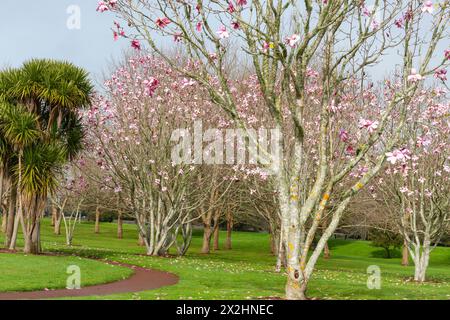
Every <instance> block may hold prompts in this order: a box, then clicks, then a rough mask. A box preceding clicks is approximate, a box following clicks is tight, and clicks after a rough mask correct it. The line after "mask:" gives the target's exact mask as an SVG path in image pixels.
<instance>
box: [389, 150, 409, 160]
mask: <svg viewBox="0 0 450 320" xmlns="http://www.w3.org/2000/svg"><path fill="white" fill-rule="evenodd" d="M386 157H387V161H389V162H390V163H391V164H396V163H397V161H399V162H405V161H406V160H408V159H411V152H410V151H409V150H408V149H406V148H401V149H395V150H393V151H392V152H388V153H386Z"/></svg>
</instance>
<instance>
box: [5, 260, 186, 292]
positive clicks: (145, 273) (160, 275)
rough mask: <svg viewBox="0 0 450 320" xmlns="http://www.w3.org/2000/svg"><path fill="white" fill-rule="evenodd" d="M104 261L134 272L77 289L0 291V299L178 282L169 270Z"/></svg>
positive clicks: (137, 288)
mask: <svg viewBox="0 0 450 320" xmlns="http://www.w3.org/2000/svg"><path fill="white" fill-rule="evenodd" d="M98 261H101V260H98ZM104 262H105V263H109V264H113V265H117V266H122V267H127V268H130V269H132V270H133V271H134V274H133V275H131V276H130V277H129V278H127V279H124V280H119V281H115V282H110V283H105V284H98V285H92V286H87V287H84V288H83V287H82V288H81V289H78V290H77V289H73V290H70V289H55V290H48V291H46V290H40V291H24V292H0V300H21V299H22V300H30V299H51V298H64V297H83V296H101V295H109V294H114V293H131V292H138V291H144V290H151V289H157V288H160V287H164V286H170V285H174V284H176V283H177V282H178V277H177V276H176V275H174V274H172V273H169V272H164V271H158V270H151V269H146V268H142V267H138V266H133V265H130V264H125V263H119V262H114V261H104Z"/></svg>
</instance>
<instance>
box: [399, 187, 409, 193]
mask: <svg viewBox="0 0 450 320" xmlns="http://www.w3.org/2000/svg"><path fill="white" fill-rule="evenodd" d="M399 191H400V192H401V193H406V192H408V191H409V190H408V188H407V187H401V188H400V189H399Z"/></svg>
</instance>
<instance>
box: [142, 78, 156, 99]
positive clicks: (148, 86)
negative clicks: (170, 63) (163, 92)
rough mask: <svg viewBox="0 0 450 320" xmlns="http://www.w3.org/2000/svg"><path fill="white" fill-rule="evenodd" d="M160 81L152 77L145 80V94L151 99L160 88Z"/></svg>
mask: <svg viewBox="0 0 450 320" xmlns="http://www.w3.org/2000/svg"><path fill="white" fill-rule="evenodd" d="M158 84H159V81H158V79H156V78H153V77H151V78H150V79H149V80H144V86H145V93H146V94H147V95H148V96H149V97H153V94H154V93H155V90H156V88H157V87H158Z"/></svg>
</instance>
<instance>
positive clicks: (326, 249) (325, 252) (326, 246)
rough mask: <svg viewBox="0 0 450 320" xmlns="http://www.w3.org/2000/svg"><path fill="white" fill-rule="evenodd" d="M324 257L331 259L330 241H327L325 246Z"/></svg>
mask: <svg viewBox="0 0 450 320" xmlns="http://www.w3.org/2000/svg"><path fill="white" fill-rule="evenodd" d="M323 258H324V259H330V248H329V247H328V241H327V242H326V243H325V247H324V248H323Z"/></svg>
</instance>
